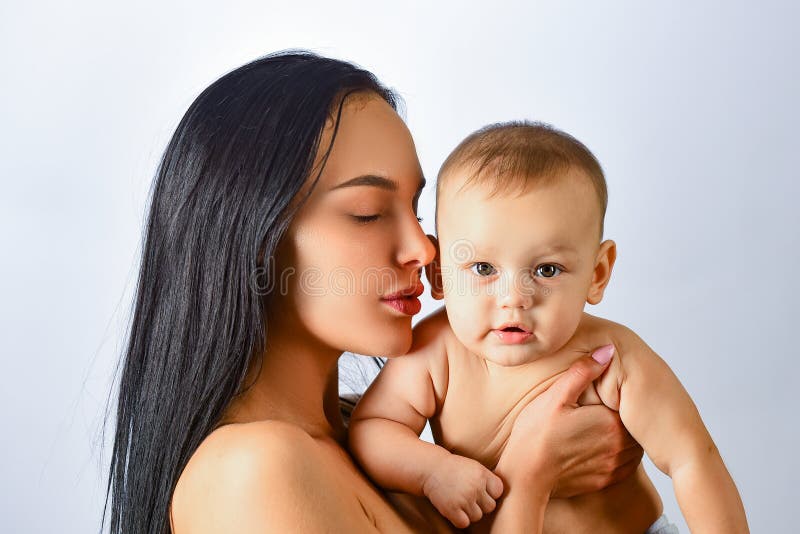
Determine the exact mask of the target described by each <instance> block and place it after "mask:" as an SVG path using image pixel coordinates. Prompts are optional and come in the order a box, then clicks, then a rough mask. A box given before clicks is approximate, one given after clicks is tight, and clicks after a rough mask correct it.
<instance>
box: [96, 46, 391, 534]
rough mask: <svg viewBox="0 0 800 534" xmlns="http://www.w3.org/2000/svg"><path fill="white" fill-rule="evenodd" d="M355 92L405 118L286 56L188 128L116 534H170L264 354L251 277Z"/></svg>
mask: <svg viewBox="0 0 800 534" xmlns="http://www.w3.org/2000/svg"><path fill="white" fill-rule="evenodd" d="M355 92H372V93H375V94H376V95H378V96H379V97H380V98H383V99H384V100H386V102H388V103H389V104H390V105H391V106H392V107H393V108H395V109H396V107H397V105H396V97H395V95H394V93H392V92H391V91H390V90H388V89H386V88H385V87H384V86H382V85H381V84H380V82H378V80H377V79H376V78H375V76H374V75H372V74H371V73H370V72H367V71H365V70H363V69H361V68H358V67H356V66H355V65H352V64H350V63H347V62H343V61H339V60H334V59H329V58H324V57H320V56H318V55H315V54H312V53H309V52H304V51H289V52H280V53H276V54H271V55H268V56H266V57H263V58H260V59H257V60H255V61H253V62H251V63H248V64H246V65H244V66H242V67H239V68H237V69H236V70H234V71H232V72H230V73H228V74H226V75H224V76H222V77H221V78H220V79H218V80H217V81H215V82H214V83H212V84H211V85H210V86H209V87H208V88H207V89H205V90H204V91H203V92H202V93H201V94H200V96H198V97H197V99H196V100H195V101H194V102H193V103H192V105H191V106H190V107H189V109H188V111H187V112H186V114H185V115H184V116H183V118H182V119H181V121H180V123H179V124H178V127H177V129H176V131H175V133H174V134H173V136H172V138H171V140H170V141H169V144H168V146H167V148H166V151H165V152H164V155H163V158H162V160H161V163H160V165H159V167H158V170H157V174H156V178H155V183H154V185H153V189H152V196H151V199H150V208H149V217H148V220H147V223H146V230H145V237H144V244H143V250H142V258H141V267H140V272H139V278H138V283H137V287H136V296H135V302H134V310H133V317H132V321H131V323H130V331H129V336H128V340H127V346H126V349H125V354H124V361H123V362H122V367H121V375H120V377H119V397H118V402H117V407H116V413H117V417H116V427H115V431H114V432H115V433H114V445H113V451H112V456H111V467H110V471H109V476H108V485H107V488H106V504H105V506H104V509H103V519H102V525H105V524H106V513H107V511H108V507H109V506H108V505H109V496H110V500H111V506H110V532H112V533H113V534H118V533H124V534H137V533H147V534H151V533H164V532H168V531H169V520H168V511H169V503H170V499H171V497H172V493H173V491H174V488H175V485H176V483H177V479H178V477H179V476H180V474H181V472H182V470H183V468H184V467H185V466H186V464H187V462H188V461H189V458H190V457H191V455H192V454H193V453H194V451H195V450H196V449H197V447H198V446H199V444H200V442H201V441H202V440H203V439H204V438H205V437H206V436H207V435H208V434H209V433H210V432H211V430H212V429H213V428H214V426H215V424H216V423H217V422H218V421H219V420H220V418H221V416H222V414H223V411H224V410H225V408H226V407H227V406H228V405H229V403H230V401H231V400H232V399H233V398H234V396H235V395H237V393H239V392H241V390H242V388H243V386H244V384H243V382H244V377H245V375H246V373H247V371H248V368H249V367H250V365H251V363H252V362H253V361H255V360H254V359H255V358H260V357H261V354H262V351H263V349H264V347H265V342H266V338H267V328H266V324H265V314H266V306H267V304H268V301H269V294H268V293H269V292H268V291H267V294H266V295H265V294H263V293H264V292H261V291H256V290H254V288H253V284H252V275H253V273H254V272H257V271H258V270H259V269H263V263H264V258H272V257H273V254H274V252H275V249H276V246H277V244H278V242H279V240H280V239H281V237H282V235H283V234H284V232H285V231H286V229H287V227H288V226H289V223H290V221H291V218H292V216H293V214H294V212H295V211H296V209H297V202H293V199H295V197H296V196H298V193H299V191H300V190H301V187H302V186H303V184H304V183H305V182H306V180H307V179H309V178H310V177H311V174H312V173H313V174H314V175H315V176H314V177H311V179H313V180H316V179H318V178H319V172H321V168H319V167H318V168H313V167H314V161H315V157H316V155H317V152H318V150H325V152H324V154H325V155H327V153H329V151H330V146H331V145H332V144H333V141H331V142H330V145H329V146H328V147H320V139H321V134H322V131H323V129H324V127H325V125H326V121H327V120H328V119H329V118H332V119H334V121H335V122H334V137H335V130H336V127H337V126H338V117H339V116H340V114H341V109H342V106H343V104H344V100H345V98H346V97H347V95H349V94H351V93H355ZM323 162H324V158H323ZM312 169H313V170H312ZM267 274H269V273H268V271H267ZM269 286H270V284H268V283H267V285H266V287H269Z"/></svg>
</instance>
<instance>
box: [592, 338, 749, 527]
mask: <svg viewBox="0 0 800 534" xmlns="http://www.w3.org/2000/svg"><path fill="white" fill-rule="evenodd" d="M615 334H618V335H615V336H614V337H615V338H616V339H615V345H616V347H618V349H619V357H618V358H616V357H615V358H614V359H615V360H616V362H614V363H615V364H616V365H613V366H612V369H611V372H610V373H608V374H607V375H606V376H604V377H601V379H600V380H599V381H598V383H597V392H598V394H599V395H600V398H601V399H602V400H603V403H604V404H606V405H607V406H609V407H610V408H613V409H616V410H619V413H620V417H621V418H622V422H623V423H624V424H625V427H626V428H627V429H628V431H629V432H630V433H631V435H633V437H634V438H635V439H636V440H637V441H638V442H639V443H641V445H642V447H644V450H645V452H646V453H647V454H648V455H649V456H650V459H651V460H652V461H653V463H654V464H655V465H656V467H658V468H659V469H660V470H661V471H662V472H664V473H666V474H667V475H669V476H670V477H671V478H672V481H673V486H674V488H675V495H676V496H677V498H678V504H679V505H680V507H681V511H682V512H683V515H684V517H685V518H686V522H687V523H688V525H689V529H690V530H691V531H692V532H693V533H704V532H715V533H716V532H718V533H726V534H728V533H738V532H748V527H747V518H746V517H745V512H744V507H743V506H742V501H741V498H740V497H739V493H738V491H737V490H736V486H735V484H734V482H733V479H732V478H731V476H730V474H729V473H728V470H727V469H726V468H725V464H724V463H723V461H722V457H721V456H720V454H719V451H718V450H717V447H716V446H715V445H714V441H713V440H712V439H711V436H710V435H709V433H708V430H706V427H705V425H704V424H703V421H702V419H701V418H700V414H699V413H698V411H697V408H696V406H695V405H694V403H693V402H692V399H691V398H690V397H689V394H688V393H687V392H686V390H685V389H684V388H683V386H682V385H681V383H680V382H679V381H678V378H677V377H676V376H675V375H674V374H673V372H672V370H671V369H670V368H669V367H668V366H667V364H666V363H665V362H664V361H663V360H662V359H661V358H660V357H659V356H658V355H657V354H656V353H655V352H653V350H652V349H650V347H648V346H647V344H646V343H644V341H642V340H641V339H640V338H639V337H638V336H637V335H636V334H634V333H633V332H631V331H630V330H628V329H627V328H624V327H618V330H617V332H615ZM615 371H616V372H615Z"/></svg>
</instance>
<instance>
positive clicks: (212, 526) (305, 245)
mask: <svg viewBox="0 0 800 534" xmlns="http://www.w3.org/2000/svg"><path fill="white" fill-rule="evenodd" d="M330 135H331V129H330V128H328V129H326V130H325V134H324V136H323V140H322V143H321V146H323V147H325V146H327V145H328V143H329V141H330ZM422 183H423V182H422V174H421V171H420V167H419V162H418V160H417V157H416V152H415V149H414V145H413V141H412V140H411V136H410V134H409V132H408V130H407V128H406V126H405V125H404V124H403V122H402V121H401V120H400V119H399V117H398V116H397V114H396V113H395V112H394V111H393V110H392V109H391V108H390V107H389V106H388V105H387V104H386V103H384V102H383V101H381V100H379V99H376V98H360V97H359V98H353V99H352V101H349V102H348V104H346V106H345V108H344V111H343V113H342V119H341V123H340V126H339V131H338V134H337V138H336V141H335V143H334V145H333V149H332V151H331V153H330V157H329V159H328V161H327V164H326V165H325V168H324V171H323V172H322V174H321V176H320V179H319V182H318V183H317V184H316V186H315V187H314V189H313V191H312V193H311V195H310V197H309V198H308V200H307V201H306V202H305V204H303V206H302V208H301V209H300V211H299V212H298V214H297V216H296V217H295V219H294V220H293V222H292V224H291V226H290V228H289V229H288V231H287V234H286V236H285V237H284V239H283V241H282V242H281V244H280V246H279V250H278V253H277V255H276V256H277V266H276V268H277V269H278V274H276V276H279V275H280V273H288V272H290V271H291V272H293V273H294V275H292V276H288V277H287V278H286V279H287V283H286V288H285V291H281V292H280V293H279V294H278V295H277V296H276V298H275V300H273V301H272V303H271V308H270V311H269V312H268V317H267V318H266V321H267V324H268V326H269V329H268V346H267V349H266V351H265V353H264V354H263V355H261V357H260V358H258V361H255V360H254V362H253V365H252V368H251V372H250V376H249V377H248V379H247V380H246V383H247V384H251V386H250V387H249V388H247V389H246V390H245V391H243V392H242V393H241V394H240V395H238V396H237V397H236V398H235V400H234V401H233V402H232V403H231V405H230V406H229V407H228V409H227V410H226V412H225V414H224V417H223V419H222V421H221V422H220V426H219V427H218V428H217V429H216V430H215V431H214V432H212V433H211V434H210V435H209V436H208V437H206V438H205V440H204V441H203V442H202V443H201V444H200V445H199V447H198V449H197V450H196V452H195V453H194V455H193V456H192V457H191V459H190V461H189V463H188V465H187V466H186V468H185V469H184V471H183V473H182V474H181V476H180V478H179V480H178V483H177V486H176V488H175V491H174V494H173V500H172V506H171V519H172V521H171V526H172V532H173V533H175V534H189V533H191V534H198V533H199V534H203V533H211V532H237V533H250V532H252V533H256V532H258V533H265V532H281V533H282V532H287V531H301V532H310V533H314V532H450V531H452V527H451V526H450V525H449V523H448V521H447V520H446V519H444V518H443V517H442V516H441V515H439V514H438V512H437V511H436V510H435V509H434V508H433V507H432V506H430V504H429V503H428V502H427V500H425V499H422V498H418V497H413V496H408V495H399V494H394V493H391V492H384V491H383V490H381V489H379V488H377V487H376V486H375V485H373V484H372V482H370V480H369V479H368V478H367V477H366V476H365V474H364V473H363V472H362V471H361V470H360V468H359V467H358V466H356V464H355V463H354V462H353V460H352V458H351V457H350V455H349V452H348V451H347V449H346V440H347V434H346V430H345V428H344V425H343V424H342V420H341V417H340V415H339V410H338V390H337V388H338V375H337V361H338V358H339V356H340V354H341V353H342V352H343V351H345V350H350V351H353V352H357V353H360V354H380V355H386V356H391V357H393V356H399V355H402V354H405V353H406V352H407V351H408V350H409V348H410V346H411V341H412V338H411V316H410V315H408V314H407V313H403V312H401V311H398V310H397V309H395V308H393V307H391V306H389V305H387V303H386V302H385V301H384V300H383V297H384V296H386V295H388V294H391V293H394V292H397V291H399V290H405V289H409V288H413V287H415V286H416V285H417V284H419V277H420V273H421V268H422V267H423V266H424V265H426V264H428V263H430V262H431V260H432V259H433V257H434V254H435V250H434V247H433V245H432V244H431V242H430V241H429V240H428V238H427V237H426V236H425V234H424V233H423V232H422V229H421V227H420V226H419V223H418V220H417V218H416V199H417V197H418V195H419V191H420V189H421V187H422ZM376 269H378V270H380V271H381V273H383V274H384V275H386V276H385V277H384V276H381V277H373V276H364V275H365V273H370V272H374V271H375V270H376ZM303 273H311V274H313V276H309V277H304V275H303ZM342 277H343V279H342ZM348 281H350V282H353V283H354V286H353V287H352V288H351V289H352V290H350V291H332V287H333V286H334V285H335V284H339V282H342V283H345V284H346V283H347V282H348ZM337 287H338V286H337ZM536 413H538V412H536ZM545 419H546V420H547V422H549V423H552V424H553V426H554V427H555V426H559V425H558V424H557V422H558V421H559V420H560V419H559V417H558V416H557V415H553V414H551V415H549V416H548V417H545ZM579 419H581V421H583V423H581V424H575V425H572V424H565V425H560V428H562V429H566V430H567V432H568V433H570V432H571V434H570V438H572V439H579V438H578V437H577V435H578V434H579V433H582V434H584V435H585V436H586V438H585V440H586V441H589V440H592V442H593V445H592V444H589V443H586V445H587V447H586V449H591V453H590V454H589V455H588V456H585V457H584V456H581V457H578V456H573V457H569V458H560V457H558V458H557V459H555V460H553V461H552V462H550V463H546V462H545V463H544V465H545V466H546V471H547V473H548V476H542V477H541V478H540V479H539V480H537V481H535V482H531V483H530V484H529V481H528V480H527V479H526V480H525V481H524V484H529V485H530V486H531V487H534V488H544V489H543V491H544V492H545V493H548V494H549V492H550V491H551V489H552V488H550V487H549V486H548V484H551V483H552V484H553V485H555V484H556V483H557V482H558V481H563V483H565V484H566V485H568V486H570V487H572V488H574V489H575V490H576V491H579V492H580V491H583V492H585V491H592V490H594V489H598V488H600V487H604V486H606V485H608V484H611V483H613V482H616V481H618V480H620V479H622V478H624V477H625V476H627V475H628V474H630V473H631V472H632V471H633V469H635V465H636V464H637V463H638V457H637V453H636V447H635V445H632V444H633V442H632V440H631V439H630V437H629V436H628V435H627V433H625V432H624V431H623V429H622V427H621V425H620V424H619V422H618V419H617V418H616V417H615V416H614V415H613V414H611V412H608V413H604V414H603V415H602V416H601V417H599V418H598V417H594V416H592V415H590V414H588V413H586V414H584V413H583V412H581V413H580V414H579ZM588 421H591V424H587V422H588ZM586 427H589V431H588V432H587V431H586ZM517 434H518V435H519V436H520V438H519V439H520V442H522V441H523V440H524V439H526V438H527V437H529V436H530V434H531V431H527V433H526V432H523V431H522V430H520V431H518V432H517ZM593 447H594V448H593ZM514 451H515V454H513V455H512V454H509V455H508V461H509V462H512V461H513V462H514V463H515V464H521V465H518V466H517V467H518V469H516V470H515V472H519V473H528V472H531V471H536V470H542V467H541V466H542V462H538V463H536V462H533V461H532V460H528V458H542V457H546V456H547V455H548V454H549V452H548V449H547V447H546V446H544V445H543V446H540V447H538V448H537V447H533V448H530V447H527V448H526V449H525V450H523V447H518V448H516V449H514ZM601 451H606V454H602V453H601ZM631 452H632V453H631ZM532 453H533V454H532ZM556 456H558V455H554V457H556ZM576 459H577V460H578V461H577V462H576V463H577V464H578V467H572V468H570V467H569V466H568V464H569V463H570V461H571V460H576ZM543 472H544V471H543ZM528 478H530V479H533V477H528ZM524 484H523V482H520V484H519V485H516V486H515V487H519V488H522V487H523V485H524ZM504 508H505V511H504V512H503V513H502V515H499V517H500V519H501V520H502V519H503V518H504V517H508V518H509V520H511V519H512V518H513V519H514V520H522V521H539V519H540V518H537V516H533V517H531V516H529V515H526V514H527V511H526V510H525V509H523V508H518V507H516V506H515V505H514V502H511V504H509V505H508V506H504ZM498 514H500V512H498Z"/></svg>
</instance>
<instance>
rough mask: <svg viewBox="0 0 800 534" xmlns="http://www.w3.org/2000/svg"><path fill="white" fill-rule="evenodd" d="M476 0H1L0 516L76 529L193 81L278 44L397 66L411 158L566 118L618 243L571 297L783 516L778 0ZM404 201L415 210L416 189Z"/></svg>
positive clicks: (785, 326) (428, 164) (91, 518)
mask: <svg viewBox="0 0 800 534" xmlns="http://www.w3.org/2000/svg"><path fill="white" fill-rule="evenodd" d="M485 5H488V3H483V2H482V3H480V4H478V3H475V4H473V5H465V3H463V2H458V3H455V2H453V3H444V2H436V3H433V2H428V3H425V2H392V3H382V2H369V3H363V4H361V3H353V2H341V1H339V2H316V3H310V2H282V3H280V4H279V5H278V4H275V5H270V3H269V2H245V1H229V2H226V3H224V4H223V3H221V2H220V3H211V2H206V1H203V0H195V1H192V2H188V1H187V2H153V1H143V2H137V3H128V4H124V5H122V4H115V5H112V3H111V2H99V1H97V2H89V1H87V0H80V1H78V2H38V3H37V2H25V3H23V2H13V4H12V2H11V1H10V0H2V4H0V76H2V80H1V81H2V83H0V124H1V125H2V127H1V128H0V179H1V180H2V188H1V189H0V250H1V251H2V252H1V253H2V261H0V302H2V307H1V308H0V310H1V311H0V313H1V314H2V315H0V319H1V320H0V339H2V342H0V347H1V348H0V350H1V351H2V353H0V379H1V380H2V388H0V414H1V417H2V434H0V447H1V450H0V452H2V454H1V455H0V484H2V490H0V507H1V508H0V531H2V532H48V533H49V532H60V533H88V532H95V531H97V529H98V527H99V519H100V510H101V506H102V498H103V495H104V485H103V482H104V476H105V472H104V467H103V466H104V465H105V462H106V461H107V460H108V452H107V451H106V452H105V454H104V455H103V456H101V455H100V444H101V442H102V439H101V434H100V431H101V423H102V417H103V410H104V406H105V402H106V397H107V393H108V390H109V387H110V379H111V376H112V374H113V370H114V367H115V365H116V362H117V358H118V355H119V353H120V350H121V348H122V339H123V336H124V328H125V325H126V324H127V320H128V317H129V310H130V298H131V289H132V286H133V284H134V282H135V275H136V268H137V261H138V246H139V240H140V236H141V229H142V224H143V220H144V207H145V204H146V200H147V193H148V188H149V185H150V181H151V179H152V176H153V173H154V170H155V166H156V162H157V160H158V157H159V155H160V153H161V151H162V150H163V148H164V146H165V143H166V141H167V139H168V137H169V135H170V133H171V131H172V129H173V128H174V127H175V126H176V124H177V122H178V120H179V119H180V117H181V115H182V114H183V112H184V111H185V110H186V108H187V107H188V105H189V104H190V102H191V101H192V100H193V99H194V97H195V96H196V95H197V94H198V93H199V92H200V91H201V90H202V89H203V88H204V87H205V86H206V85H208V84H209V83H210V82H212V81H213V80H214V79H216V78H217V77H219V76H220V75H222V74H223V73H225V72H227V71H229V70H231V69H233V68H235V67H237V66H239V65H240V64H242V63H245V62H247V61H249V60H251V59H254V58H256V57H258V56H260V55H262V54H264V53H267V52H270V51H274V50H278V49H284V48H289V47H303V48H311V49H313V50H316V51H318V52H321V53H323V54H327V55H332V56H335V57H340V58H344V59H349V60H351V61H355V62H357V63H359V64H361V65H363V66H365V67H367V68H369V69H371V70H373V71H374V72H375V73H376V74H377V75H378V76H379V77H380V78H381V79H382V80H383V81H384V82H386V83H387V84H389V85H391V86H394V87H395V88H397V89H398V91H399V92H400V93H401V94H402V96H403V97H404V99H405V102H406V105H407V113H406V116H407V120H408V123H409V125H410V128H411V130H412V133H413V134H414V136H415V139H416V142H417V147H418V151H419V155H420V158H421V161H422V164H423V168H424V170H425V173H426V174H427V175H428V176H429V177H430V178H433V177H434V176H435V174H436V171H437V169H438V165H439V164H440V163H441V162H442V160H443V158H444V156H445V155H446V154H447V153H448V151H449V150H450V149H451V148H452V147H453V146H454V145H455V144H456V143H457V142H458V141H459V140H460V139H461V138H462V137H464V136H465V135H466V134H467V133H469V132H470V131H472V130H473V129H475V128H478V127H480V126H482V125H484V124H486V123H488V122H495V121H499V120H508V119H518V118H531V119H539V120H544V121H548V122H551V123H553V124H554V125H556V126H558V127H560V128H562V129H564V130H566V131H568V132H570V133H572V134H573V135H575V136H576V137H578V138H579V139H581V140H582V141H584V142H585V143H586V144H587V145H588V146H589V147H590V148H591V149H592V150H593V151H594V152H595V154H596V155H597V156H598V158H599V159H600V161H601V162H602V164H603V166H604V168H605V170H606V173H607V176H608V182H609V192H610V203H609V211H608V217H607V222H606V228H607V235H608V237H612V238H614V239H615V240H616V241H617V244H618V247H619V260H618V263H617V267H616V270H615V272H614V276H613V278H612V283H611V286H610V287H609V290H608V291H607V293H606V299H605V301H604V302H603V304H602V305H601V306H599V307H597V308H595V309H594V312H593V313H597V314H600V315H603V316H605V317H608V318H610V319H614V320H617V321H619V322H622V323H624V324H626V325H628V326H630V327H631V328H633V329H634V330H636V331H637V332H638V333H639V334H640V335H641V336H642V337H643V338H644V339H645V340H646V341H648V343H649V344H650V345H651V346H652V347H653V348H655V349H656V350H657V351H658V352H659V353H660V354H661V355H662V356H663V357H664V358H665V359H666V360H667V361H668V363H669V364H670V365H671V366H672V368H673V369H674V370H675V372H676V373H677V375H678V376H679V377H680V378H681V380H682V381H683V383H684V385H685V386H686V388H687V390H688V391H689V392H690V394H691V395H692V397H693V398H694V399H695V402H696V403H697V405H698V406H699V408H700V411H701V413H702V415H703V418H704V420H705V422H706V424H707V426H708V427H709V429H710V431H711V433H712V435H713V436H714V438H715V440H716V442H717V445H718V446H719V448H720V450H721V452H722V454H723V457H724V458H725V460H726V462H727V465H728V467H729V468H730V471H731V473H732V474H733V477H734V479H735V480H736V482H737V484H738V487H739V489H740V491H741V494H742V497H743V499H744V502H745V506H746V509H747V513H748V516H749V519H750V524H751V528H752V531H753V532H756V533H761V532H765V533H766V532H788V531H789V530H790V529H791V528H792V527H791V525H793V524H795V523H796V519H795V514H796V507H797V502H798V493H800V492H798V490H797V489H796V487H797V486H796V484H797V480H798V475H800V469H798V446H799V445H800V443H799V441H800V440H798V429H797V427H798V424H797V421H798V417H797V413H796V412H797V402H796V400H795V399H796V395H795V393H794V392H795V388H796V382H797V381H796V378H795V377H796V375H797V374H798V371H800V365H798V357H800V351H799V350H798V348H797V347H798V342H797V339H796V337H795V336H796V335H797V327H796V324H797V318H798V317H797V312H796V309H797V305H796V301H797V298H798V296H800V282H798V275H797V273H796V271H797V266H798V260H799V259H800V254H798V244H799V243H798V237H799V234H800V231H799V230H798V228H800V224H798V223H800V217H798V215H797V207H796V204H797V198H798V195H799V194H800V185H799V184H798V178H799V176H798V174H799V173H798V170H797V161H796V156H797V154H798V133H797V130H796V128H797V125H798V122H799V119H800V112H799V108H798V104H797V97H798V95H800V77H799V76H798V74H800V73H799V72H798V65H799V64H800V61H798V57H799V54H798V52H800V50H798V48H800V47H799V46H798V44H799V43H800V39H799V38H798V37H797V32H796V30H797V22H798V20H800V9H799V8H798V7H796V6H797V5H798V4H796V3H795V2H790V1H785V2H772V1H767V2H758V3H756V2H749V3H739V2H688V1H680V2H669V3H667V2H661V3H657V4H656V3H653V2H599V1H598V2H575V1H565V2H526V3H524V4H523V3H519V4H511V3H508V4H504V3H498V4H496V5H495V6H493V7H492V8H491V9H489V8H487V7H485ZM422 215H423V216H424V217H426V221H425V223H424V225H425V226H426V228H427V229H429V230H432V225H433V189H432V188H429V189H428V191H427V192H426V193H424V194H423V199H422ZM432 309H433V304H432V303H431V302H426V308H425V309H424V312H428V311H431V310H432ZM590 311H592V310H590ZM653 416H654V417H657V414H653ZM650 471H651V472H653V469H652V468H651V469H650ZM654 476H655V478H656V482H657V485H658V487H659V490H660V491H661V494H662V496H663V497H664V500H665V504H666V511H667V513H668V514H669V515H670V516H671V517H672V519H673V520H675V521H676V522H678V523H679V524H680V525H681V526H682V527H683V528H682V531H683V532H687V531H686V529H685V524H683V523H682V519H681V517H680V512H679V511H678V509H677V507H676V505H675V500H674V497H673V495H672V490H671V484H670V480H669V479H668V478H666V477H664V476H663V475H660V474H659V473H655V474H654Z"/></svg>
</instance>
